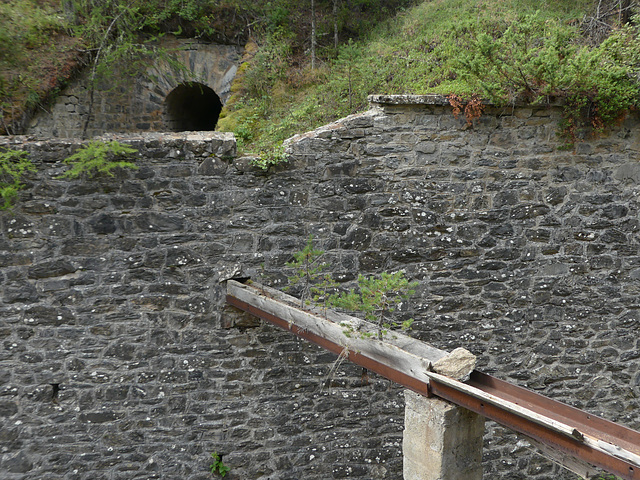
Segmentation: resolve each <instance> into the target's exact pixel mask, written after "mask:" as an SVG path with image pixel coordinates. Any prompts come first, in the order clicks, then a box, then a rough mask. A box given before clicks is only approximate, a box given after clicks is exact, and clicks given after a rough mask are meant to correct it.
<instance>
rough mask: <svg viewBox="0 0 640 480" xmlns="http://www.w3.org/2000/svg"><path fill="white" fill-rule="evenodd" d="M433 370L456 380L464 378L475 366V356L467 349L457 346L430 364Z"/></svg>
mask: <svg viewBox="0 0 640 480" xmlns="http://www.w3.org/2000/svg"><path fill="white" fill-rule="evenodd" d="M432 368H433V371H434V372H436V373H439V374H441V375H446V376H447V377H451V378H454V379H456V380H461V381H462V380H465V379H466V378H468V377H469V374H470V373H471V372H472V371H473V369H474V368H476V356H475V355H474V354H473V353H471V352H470V351H469V350H467V349H465V348H462V347H458V348H456V349H454V350H453V351H452V352H450V353H449V355H447V356H446V357H444V358H441V359H440V360H438V361H437V362H435V363H434V364H433V365H432Z"/></svg>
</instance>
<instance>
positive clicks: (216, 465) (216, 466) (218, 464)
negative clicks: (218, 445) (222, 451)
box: [209, 452, 231, 477]
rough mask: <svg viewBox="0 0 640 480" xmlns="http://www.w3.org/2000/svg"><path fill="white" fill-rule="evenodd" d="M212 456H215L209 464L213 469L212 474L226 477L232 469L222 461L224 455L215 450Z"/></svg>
mask: <svg viewBox="0 0 640 480" xmlns="http://www.w3.org/2000/svg"><path fill="white" fill-rule="evenodd" d="M211 458H213V463H212V464H211V465H210V466H209V468H210V469H211V473H212V474H214V475H216V474H217V475H220V476H221V477H224V476H225V475H226V474H227V473H229V470H231V468H230V467H228V466H226V465H225V464H224V463H222V456H221V455H219V454H218V452H213V453H212V454H211Z"/></svg>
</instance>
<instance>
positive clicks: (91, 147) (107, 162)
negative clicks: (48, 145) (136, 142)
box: [60, 140, 138, 178]
mask: <svg viewBox="0 0 640 480" xmlns="http://www.w3.org/2000/svg"><path fill="white" fill-rule="evenodd" d="M137 151H138V150H136V149H135V148H132V147H129V146H127V145H124V144H122V143H120V142H118V141H116V140H113V141H111V142H102V141H91V142H89V143H88V144H87V145H85V146H84V147H82V148H81V149H80V150H78V151H77V152H76V153H74V154H73V155H71V156H70V157H68V158H66V159H65V160H64V163H67V164H70V165H73V167H72V168H71V169H70V170H68V171H66V172H65V173H63V174H62V175H60V177H61V178H78V177H80V176H82V175H87V176H88V177H89V178H93V177H95V176H97V175H100V174H105V175H108V176H113V172H112V170H114V169H115V168H131V169H134V170H135V169H137V168H138V167H137V166H136V165H135V164H133V163H132V162H129V161H127V160H125V158H127V157H130V156H131V155H133V154H134V153H137Z"/></svg>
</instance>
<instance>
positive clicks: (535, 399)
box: [466, 370, 640, 455]
mask: <svg viewBox="0 0 640 480" xmlns="http://www.w3.org/2000/svg"><path fill="white" fill-rule="evenodd" d="M466 383H467V384H468V385H471V386H474V387H476V388H479V389H480V390H482V391H483V392H486V393H491V394H493V395H496V396H499V397H500V398H502V399H504V400H507V401H510V402H512V403H515V404H516V405H520V406H521V407H525V408H528V409H530V410H533V411H540V410H544V415H545V416H547V417H549V418H551V419H553V420H558V421H559V422H562V423H565V424H567V425H571V426H572V427H574V428H576V429H577V430H578V431H580V432H581V433H586V434H589V435H592V436H595V434H597V435H598V438H600V439H601V440H604V441H606V442H609V443H613V444H616V445H619V446H620V447H622V448H624V449H625V450H628V451H630V452H634V453H636V454H638V455H640V432H637V431H635V430H632V429H630V428H627V427H625V426H624V425H620V424H617V423H614V422H611V421H609V420H606V419H604V418H601V417H598V416H597V415H592V414H590V413H587V412H585V411H583V410H580V409H578V408H575V407H572V406H570V405H567V404H566V403H562V402H559V401H557V400H552V399H550V398H548V397H545V396H544V395H540V394H538V393H535V392H532V391H531V390H528V389H526V388H523V387H520V386H518V385H513V384H511V383H509V382H505V381H504V380H500V379H498V378H495V377H492V376H491V375H487V374H485V373H482V372H479V371H477V370H476V371H474V372H472V373H471V378H470V380H469V381H468V382H466Z"/></svg>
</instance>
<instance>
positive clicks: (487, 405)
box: [226, 295, 640, 480]
mask: <svg viewBox="0 0 640 480" xmlns="http://www.w3.org/2000/svg"><path fill="white" fill-rule="evenodd" d="M226 300H227V303H228V304H230V305H233V306H235V307H237V308H239V309H241V310H244V311H246V312H248V313H250V314H252V315H254V316H256V317H258V318H262V319H263V320H266V321H268V322H270V323H272V324H274V325H276V326H278V327H280V328H282V329H284V330H288V331H290V332H291V333H293V334H295V335H297V336H298V337H300V338H303V339H305V340H308V341H310V342H312V343H315V344H317V345H319V346H321V347H323V348H325V349H326V350H329V351H331V352H333V353H335V354H336V355H342V356H343V357H345V358H348V359H349V360H350V361H352V362H353V363H355V364H357V365H360V366H362V367H365V368H367V369H368V370H371V371H373V372H375V373H378V374H379V375H382V376H383V377H385V378H387V379H389V380H391V381H393V382H395V383H398V384H400V385H402V386H404V387H406V388H409V389H410V390H413V391H415V392H417V393H419V394H422V395H426V396H431V395H436V396H438V397H440V398H443V399H445V400H449V401H451V402H453V403H455V404H457V405H460V406H463V407H465V408H467V409H469V410H471V411H473V412H476V413H478V414H480V415H482V416H484V417H486V418H489V419H491V420H494V421H495V422H497V423H499V424H501V425H504V426H505V427H508V428H510V429H512V430H514V431H516V432H518V433H521V434H523V435H525V436H528V437H530V438H533V439H534V440H536V441H538V442H541V443H543V444H544V445H547V446H549V447H551V448H553V449H555V450H558V451H560V452H562V453H564V454H566V455H567V456H569V457H573V458H577V459H580V460H582V461H584V462H587V463H589V464H592V465H596V466H598V467H601V468H603V469H604V470H606V471H607V472H610V473H613V474H615V475H617V476H618V477H620V478H622V479H625V480H640V432H637V431H634V430H631V429H629V428H626V427H623V426H621V425H617V424H615V423H613V422H610V421H608V420H605V419H602V418H600V417H597V416H595V415H591V414H588V413H586V412H583V411H582V410H579V409H576V408H573V407H570V406H568V405H566V404H563V403H561V402H558V401H556V400H552V399H549V398H547V397H545V396H543V395H540V394H537V393H535V392H532V391H530V390H527V389H524V388H522V387H518V386H515V385H512V384H510V383H507V382H505V381H502V380H499V379H497V378H495V377H492V376H490V375H487V374H484V373H481V372H478V371H474V372H472V374H471V378H470V379H469V380H468V381H467V382H464V383H463V382H458V381H456V380H453V379H449V378H447V377H442V376H441V375H437V374H429V375H430V377H431V378H430V380H429V381H424V380H422V379H419V378H414V377H412V376H411V375H409V374H407V373H404V372H401V371H398V370H396V369H394V368H393V367H392V366H389V365H386V364H383V363H381V362H380V361H377V360H375V359H373V358H370V357H368V356H367V355H366V354H363V353H361V352H358V351H352V350H349V349H348V348H345V346H344V345H340V344H338V343H336V342H334V341H331V340H328V339H327V338H324V337H322V336H321V335H318V334H316V333H314V332H312V331H309V330H307V329H303V328H299V327H298V326H297V325H295V324H292V323H291V322H290V321H288V320H285V319H282V318H280V317H278V316H276V315H274V314H272V313H270V312H268V311H265V310H263V309H261V308H258V307H256V306H254V305H251V304H250V303H248V302H246V301H243V300H240V299H238V298H236V297H234V296H232V295H227V297H226ZM520 410H522V412H521V411H520ZM541 418H542V419H546V420H548V422H547V421H541V420H540V419H541ZM536 419H537V420H536ZM549 424H551V425H552V426H551V427H550V426H549ZM553 425H559V426H560V427H561V428H560V427H558V426H556V427H555V428H554V427H553Z"/></svg>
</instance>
